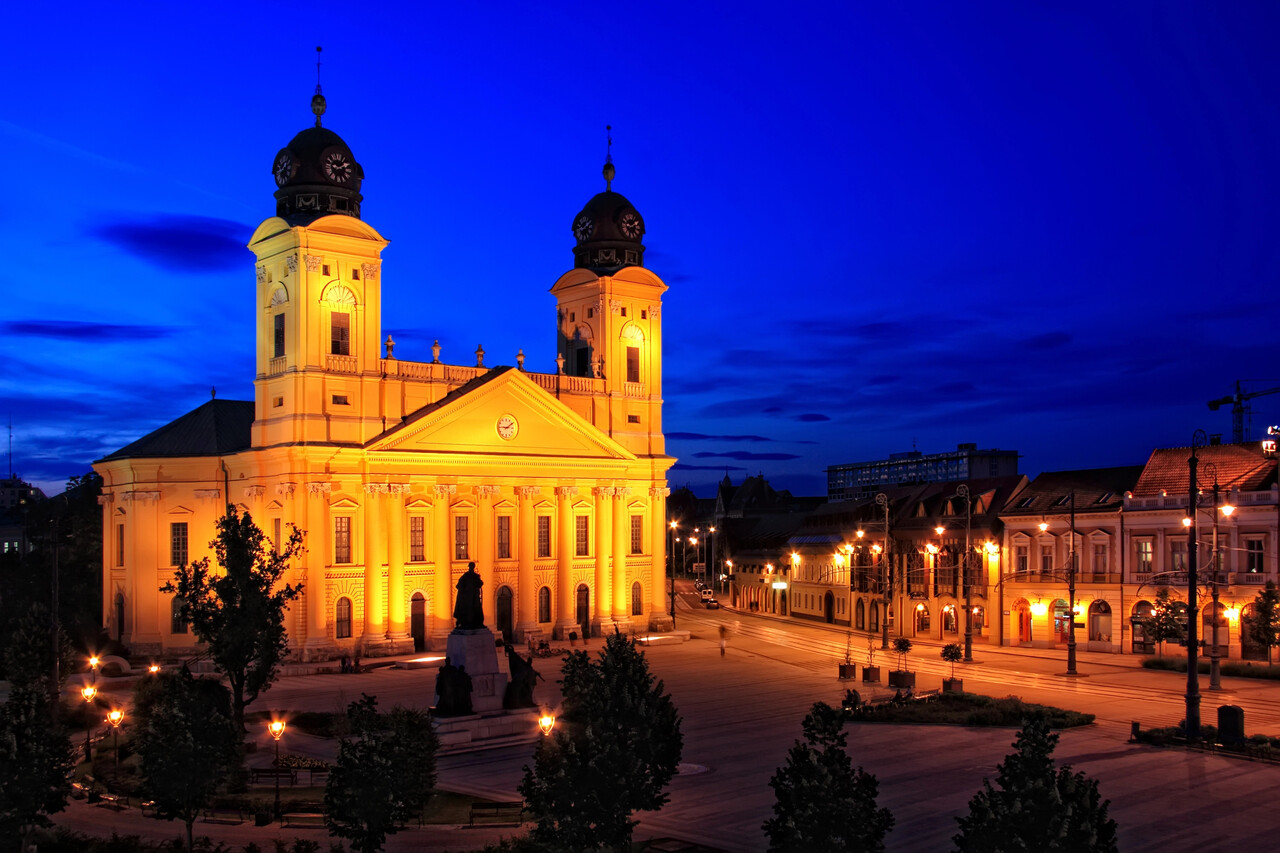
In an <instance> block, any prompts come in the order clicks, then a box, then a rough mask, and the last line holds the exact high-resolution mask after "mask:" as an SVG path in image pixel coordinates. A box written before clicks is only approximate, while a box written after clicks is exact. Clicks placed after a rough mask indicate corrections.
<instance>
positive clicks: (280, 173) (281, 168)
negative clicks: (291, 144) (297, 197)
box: [271, 149, 293, 187]
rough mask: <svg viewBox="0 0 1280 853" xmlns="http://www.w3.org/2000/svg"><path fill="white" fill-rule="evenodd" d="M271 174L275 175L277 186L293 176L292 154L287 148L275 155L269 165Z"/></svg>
mask: <svg viewBox="0 0 1280 853" xmlns="http://www.w3.org/2000/svg"><path fill="white" fill-rule="evenodd" d="M271 174H273V175H275V178H276V186H278V187H282V186H284V185H285V184H287V183H289V179H290V178H292V177H293V155H292V154H290V153H289V151H288V150H287V149H286V150H284V151H281V152H280V153H279V154H277V155H276V162H275V165H273V166H272V167H271Z"/></svg>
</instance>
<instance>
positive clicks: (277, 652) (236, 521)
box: [160, 507, 305, 732]
mask: <svg viewBox="0 0 1280 853" xmlns="http://www.w3.org/2000/svg"><path fill="white" fill-rule="evenodd" d="M292 531H293V532H292V533H290V534H289V539H288V541H287V542H282V543H276V547H271V543H270V541H269V540H268V539H267V537H266V536H265V535H264V534H263V532H262V531H261V530H260V529H259V528H258V526H257V525H256V524H254V523H253V519H252V518H250V517H249V513H247V512H246V513H244V514H243V515H241V514H239V513H238V512H236V510H235V509H234V508H233V507H228V509H227V514H226V515H224V516H222V517H221V518H219V519H218V535H217V537H216V538H215V539H214V540H213V541H212V542H210V543H209V547H211V548H212V549H213V551H214V555H215V557H216V558H217V562H218V565H219V566H221V567H222V569H223V572H212V571H210V569H209V558H208V557H205V558H204V559H202V560H196V561H194V562H192V563H190V564H188V565H184V566H180V567H178V569H177V570H176V571H174V573H173V580H172V581H170V582H169V583H167V584H165V585H164V586H163V587H161V588H160V591H161V592H174V593H177V594H178V596H179V597H180V598H181V600H182V617H183V618H184V619H186V620H187V621H188V622H190V623H191V630H192V632H193V633H194V634H195V635H196V637H197V639H199V640H200V642H202V643H208V645H209V656H210V658H211V659H212V660H213V663H214V665H215V666H216V667H217V668H218V670H219V671H220V672H222V674H223V675H225V676H226V677H227V681H228V682H229V683H230V684H231V702H232V705H231V708H232V719H234V720H235V724H236V730H237V731H241V732H242V731H244V706H245V705H247V704H248V703H250V702H252V701H253V700H254V699H256V698H258V694H259V693H261V692H262V691H264V690H267V689H269V688H270V687H271V683H272V682H273V681H274V680H275V677H276V670H277V668H278V667H279V665H280V661H282V660H283V659H284V655H285V651H286V648H287V645H288V635H287V633H286V632H285V627H284V611H285V607H286V605H288V603H289V602H290V601H292V600H293V599H295V598H297V596H298V593H300V592H301V591H302V584H295V585H289V584H284V583H281V578H283V577H284V574H285V571H286V570H287V569H288V567H289V561H290V560H292V559H293V558H294V557H295V556H297V555H300V554H302V553H303V552H304V550H305V549H304V548H303V546H302V536H303V534H302V531H301V530H298V529H297V528H296V527H295V528H293V529H292Z"/></svg>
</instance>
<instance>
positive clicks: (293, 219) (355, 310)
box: [249, 86, 387, 447]
mask: <svg viewBox="0 0 1280 853" xmlns="http://www.w3.org/2000/svg"><path fill="white" fill-rule="evenodd" d="M311 108H312V112H314V113H315V117H316V123H315V126H314V127H309V128H307V129H305V130H303V131H302V132H301V133H299V134H298V135H297V136H295V137H294V138H293V139H292V140H291V141H290V142H289V144H288V145H286V146H285V147H284V148H282V149H280V151H279V153H278V154H276V157H275V160H274V162H273V163H272V167H271V171H272V175H273V176H274V178H275V182H276V186H277V187H278V189H277V190H276V193H275V198H276V215H275V216H273V217H271V218H270V219H268V220H266V221H265V222H263V223H262V224H261V225H259V226H258V229H257V231H255V232H254V235H253V238H252V239H251V240H250V242H249V248H250V249H251V250H252V251H253V252H254V254H255V255H256V256H257V264H256V267H257V302H256V307H257V313H258V320H257V356H256V368H257V370H256V379H255V382H254V386H255V389H256V393H255V412H254V423H253V445H254V446H255V447H266V446H272V445H282V444H298V443H308V442H332V443H339V444H345V443H363V442H365V441H367V440H368V439H370V438H371V437H373V436H375V435H377V434H379V433H380V432H382V430H383V429H384V428H385V426H384V424H383V423H382V419H381V417H380V411H379V401H378V379H379V377H380V375H381V371H382V367H381V350H380V347H381V344H380V341H379V337H380V333H381V305H382V298H381V284H380V267H381V257H380V256H381V252H382V249H383V247H385V246H386V245H387V241H386V240H385V239H383V237H382V236H381V235H380V234H378V232H377V231H375V230H374V229H373V228H371V227H369V226H368V225H366V224H364V223H363V222H362V221H361V220H360V202H361V201H362V200H363V197H362V196H361V194H360V185H361V182H362V181H363V180H364V170H363V169H362V168H361V167H360V164H359V163H358V162H357V161H356V159H355V156H354V155H353V154H352V153H351V149H350V148H349V147H348V146H347V144H346V143H345V142H344V141H343V140H342V138H341V137H340V136H338V134H336V133H334V132H333V131H332V130H329V129H328V128H326V127H323V126H322V123H321V118H322V116H323V115H324V112H325V99H324V96H323V95H322V94H320V87H319V86H317V87H316V94H315V97H313V98H312V100H311Z"/></svg>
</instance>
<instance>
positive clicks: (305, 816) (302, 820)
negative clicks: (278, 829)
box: [280, 812, 324, 829]
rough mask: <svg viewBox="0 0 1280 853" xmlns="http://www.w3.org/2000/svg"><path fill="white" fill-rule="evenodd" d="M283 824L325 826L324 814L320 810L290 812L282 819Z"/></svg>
mask: <svg viewBox="0 0 1280 853" xmlns="http://www.w3.org/2000/svg"><path fill="white" fill-rule="evenodd" d="M280 825H281V826H316V827H319V828H321V829H323V828H324V815H323V814H321V813H319V812H289V813H288V814H286V815H284V816H283V817H282V818H281V819H280Z"/></svg>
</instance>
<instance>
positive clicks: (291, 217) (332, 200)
mask: <svg viewBox="0 0 1280 853" xmlns="http://www.w3.org/2000/svg"><path fill="white" fill-rule="evenodd" d="M324 109H325V101H324V95H321V94H320V93H319V92H317V93H316V96H315V97H314V98H312V99H311V110H312V112H314V113H315V114H316V126H315V127H309V128H307V129H306V130H304V131H302V132H301V133H299V134H298V135H297V136H295V137H294V138H293V139H292V140H291V141H290V142H289V144H288V145H286V146H285V147H284V148H281V149H280V152H279V153H278V154H276V159H275V160H274V161H273V162H272V164H271V174H272V175H273V176H274V177H275V180H276V186H278V187H279V189H278V190H276V215H277V216H280V217H283V218H284V219H287V220H288V221H289V222H290V223H291V224H293V225H306V224H308V223H310V222H313V221H315V220H317V219H319V218H320V217H322V216H329V215H330V214H334V213H336V214H342V215H345V216H354V217H355V218H356V219H359V218H360V202H361V201H362V200H363V198H364V196H362V195H360V183H361V182H362V181H363V180H364V169H362V168H361V167H360V164H359V163H357V162H356V158H355V156H354V155H353V154H352V153H351V149H350V148H349V147H347V143H345V142H343V141H342V137H340V136H338V134H336V133H334V132H333V131H332V130H329V129H328V128H325V127H321V126H320V117H321V116H322V115H324Z"/></svg>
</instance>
